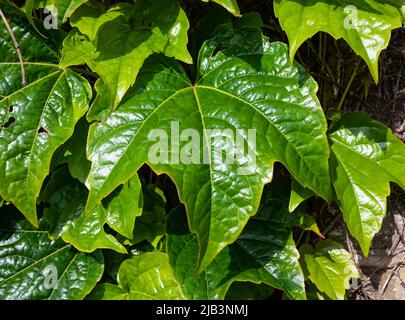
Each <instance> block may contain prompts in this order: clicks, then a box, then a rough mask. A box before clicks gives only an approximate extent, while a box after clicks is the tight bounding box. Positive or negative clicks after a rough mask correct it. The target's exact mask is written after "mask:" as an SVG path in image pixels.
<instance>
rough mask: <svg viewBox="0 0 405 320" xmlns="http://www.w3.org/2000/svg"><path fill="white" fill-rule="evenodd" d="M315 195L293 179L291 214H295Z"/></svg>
mask: <svg viewBox="0 0 405 320" xmlns="http://www.w3.org/2000/svg"><path fill="white" fill-rule="evenodd" d="M313 195H314V193H313V192H312V191H311V190H310V189H308V188H304V187H303V186H302V185H301V184H299V183H298V182H297V180H295V179H294V178H293V179H292V180H291V195H290V204H289V206H288V207H289V210H290V212H293V211H294V210H295V209H296V208H297V207H298V206H299V205H300V204H301V203H302V202H304V201H305V200H307V199H308V198H310V197H312V196H313Z"/></svg>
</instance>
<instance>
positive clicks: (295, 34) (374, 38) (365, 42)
mask: <svg viewBox="0 0 405 320" xmlns="http://www.w3.org/2000/svg"><path fill="white" fill-rule="evenodd" d="M402 4H403V3H402V1H401V0H400V1H398V0H394V1H387V0H385V1H384V0H382V1H380V0H322V1H317V0H274V10H275V14H276V16H277V17H278V18H279V20H280V24H281V26H282V28H283V30H284V31H285V32H286V33H287V36H288V40H289V42H290V56H291V59H293V57H294V55H295V53H296V51H297V50H298V48H299V47H300V46H301V44H302V43H303V42H304V41H305V40H307V39H309V38H311V37H312V36H313V35H315V34H316V33H317V32H319V31H324V32H327V33H329V34H330V35H332V36H333V37H334V38H336V39H339V38H343V39H345V40H346V41H347V42H348V44H349V45H350V46H351V48H352V49H353V50H354V52H356V54H358V55H360V56H361V57H362V58H363V59H364V61H365V62H366V63H367V65H368V67H369V69H370V72H371V74H372V75H373V77H374V80H375V81H376V82H378V57H379V55H380V52H381V51H382V50H383V49H385V48H386V47H387V46H388V43H389V39H390V36H391V30H392V29H395V28H398V27H400V26H401V14H400V11H399V8H400V7H401V5H402Z"/></svg>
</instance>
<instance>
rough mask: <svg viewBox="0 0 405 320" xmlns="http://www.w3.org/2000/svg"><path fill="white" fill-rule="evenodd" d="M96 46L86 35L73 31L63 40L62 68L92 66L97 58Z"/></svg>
mask: <svg viewBox="0 0 405 320" xmlns="http://www.w3.org/2000/svg"><path fill="white" fill-rule="evenodd" d="M97 55H98V54H97V52H96V48H95V47H94V44H93V43H92V42H91V41H89V40H88V39H87V38H86V36H85V35H83V34H81V33H80V32H78V31H77V29H73V30H72V31H70V32H69V34H68V36H67V37H66V38H65V40H63V48H62V58H61V60H60V62H59V64H60V65H61V67H67V66H76V65H82V64H86V63H87V64H90V63H91V61H92V59H94V58H96V57H97Z"/></svg>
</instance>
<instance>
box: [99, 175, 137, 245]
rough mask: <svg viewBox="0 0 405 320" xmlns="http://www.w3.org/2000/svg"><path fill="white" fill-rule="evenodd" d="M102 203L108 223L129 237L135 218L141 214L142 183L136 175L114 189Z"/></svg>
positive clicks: (130, 236)
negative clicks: (105, 209)
mask: <svg viewBox="0 0 405 320" xmlns="http://www.w3.org/2000/svg"><path fill="white" fill-rule="evenodd" d="M104 203H105V206H106V208H107V223H108V225H109V226H110V227H111V228H112V229H114V230H115V231H117V232H118V233H120V234H122V235H123V236H124V237H127V238H128V239H131V238H132V231H133V230H134V224H135V218H136V217H139V216H140V215H141V214H142V185H141V182H140V181H139V179H138V177H135V178H131V179H130V180H129V181H128V182H127V183H125V184H124V185H122V186H121V187H119V188H118V189H116V190H115V191H114V192H113V193H112V194H111V196H110V198H107V199H106V200H105V201H104Z"/></svg>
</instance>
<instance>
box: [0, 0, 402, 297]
mask: <svg viewBox="0 0 405 320" xmlns="http://www.w3.org/2000/svg"><path fill="white" fill-rule="evenodd" d="M204 2H208V1H204ZM212 2H215V3H217V4H214V3H202V2H201V1H196V0H194V1H178V0H136V1H125V2H117V1H98V2H96V1H92V0H89V1H87V0H71V1H70V0H59V1H55V0H27V1H26V2H25V3H24V2H21V1H15V3H11V2H10V1H6V0H0V8H1V10H2V12H4V15H5V17H6V18H7V20H8V24H9V25H10V26H11V29H12V34H13V35H14V36H15V38H16V40H17V41H18V44H19V48H20V50H21V53H22V58H23V71H22V69H21V64H20V62H19V56H18V52H17V50H16V47H15V44H14V42H13V40H12V34H10V32H9V31H8V30H7V28H6V25H5V24H3V25H2V27H1V28H0V124H1V126H0V199H1V203H0V206H1V208H0V211H1V212H0V229H1V230H0V298H2V299H83V298H87V299H225V298H229V299H235V298H236V299H237V298H243V299H245V298H250V299H262V298H269V297H270V296H272V295H274V294H275V290H274V288H276V289H277V290H282V291H283V292H284V297H285V298H289V299H306V298H307V297H308V298H312V299H314V298H317V299H325V298H329V299H344V298H345V291H346V289H348V288H349V285H350V284H349V280H350V279H351V278H356V277H358V271H357V270H356V266H355V264H354V262H353V261H352V258H351V255H350V254H349V253H348V252H347V251H346V250H345V249H344V248H343V246H342V245H340V244H338V243H336V242H334V241H332V240H328V239H324V236H323V234H322V233H321V231H320V230H319V228H318V226H317V223H316V219H315V217H316V212H315V214H314V212H313V211H311V210H312V209H310V206H309V205H308V202H309V201H311V200H312V199H317V200H316V201H319V202H321V203H324V204H325V205H332V204H336V205H337V206H338V207H339V208H340V210H341V212H342V214H343V217H344V221H345V222H346V224H347V227H348V229H349V231H350V233H351V235H352V236H353V237H354V238H355V239H356V240H357V241H358V243H359V245H360V247H361V249H362V251H363V253H364V254H365V255H368V252H369V248H370V244H371V241H372V239H373V237H374V235H375V234H376V233H377V232H378V231H379V230H380V228H381V225H382V221H383V218H384V216H385V214H386V211H387V197H388V196H389V194H390V182H393V183H395V184H397V185H398V186H400V187H401V188H403V189H405V148H404V144H403V143H402V141H401V140H399V139H398V138H397V137H396V136H395V135H394V134H393V133H392V132H391V131H390V129H389V128H387V127H386V126H385V125H383V124H382V123H379V122H377V121H375V120H373V119H372V118H371V117H370V116H369V115H368V114H366V113H362V112H347V113H341V112H340V111H341V110H338V111H339V112H337V113H336V114H334V116H333V117H328V118H327V117H326V116H325V111H324V110H325V106H321V104H320V102H319V100H318V97H317V90H318V85H317V83H316V81H315V80H314V79H313V78H312V77H311V75H310V74H309V73H308V72H307V71H306V70H305V68H304V67H303V66H301V65H300V64H299V63H298V62H296V61H294V57H295V54H296V52H297V50H298V48H299V47H300V46H301V45H302V44H303V43H304V42H305V41H306V40H307V39H308V38H310V37H312V36H314V35H315V34H316V33H318V32H319V31H323V32H327V33H329V34H330V35H331V36H332V37H334V38H336V39H340V38H342V39H343V40H344V41H346V42H347V43H348V44H349V45H350V47H351V48H352V50H353V51H354V53H353V54H357V55H359V56H360V57H361V58H362V59H363V60H364V62H365V63H366V64H367V66H368V68H369V70H370V75H371V77H372V78H373V79H374V81H375V82H378V80H379V69H378V68H379V64H378V61H379V55H380V53H381V51H382V50H383V49H385V48H386V47H387V45H388V42H389V39H390V34H391V30H393V29H395V28H398V27H400V26H401V25H402V23H403V22H404V14H405V7H404V6H402V4H403V1H401V0H362V1H350V0H341V1H336V0H322V1H316V0H311V1H304V0H274V3H273V1H271V0H268V2H269V3H270V4H272V5H273V8H274V14H275V17H277V18H278V20H275V19H273V18H272V21H271V23H273V24H277V21H279V24H280V26H281V27H282V29H283V30H284V31H285V32H286V34H287V36H288V40H289V46H288V45H287V44H286V43H282V42H277V41H273V40H272V39H271V38H270V39H269V37H268V36H267V35H265V34H263V28H264V27H265V26H267V27H268V24H269V23H270V21H263V17H262V16H260V14H259V13H257V12H252V10H240V9H239V7H238V4H237V1H236V0H214V1H212ZM240 2H241V3H243V2H244V1H243V0H241V1H240ZM245 2H248V1H245ZM219 5H220V6H222V7H223V8H225V9H226V10H225V9H223V8H222V7H220V6H219ZM246 6H247V7H248V5H246V4H244V8H245V7H246ZM195 8H198V10H200V11H201V13H199V14H198V15H195V14H194V13H193V12H194V11H193V10H194V9H195ZM47 12H48V13H49V15H47V14H46V13H47ZM196 17H197V18H198V19H196ZM49 18H51V19H49ZM269 19H270V18H269ZM6 23H7V22H6ZM49 24H51V26H52V28H49ZM23 73H24V75H23ZM23 78H25V82H26V83H22V79H23ZM338 109H340V108H338ZM207 132H208V133H209V134H207ZM250 132H254V137H253V136H251V135H250ZM235 137H236V139H238V137H240V138H241V140H242V141H243V142H244V143H242V144H238V143H236V144H235V143H234V142H233V140H234V138H235ZM191 138H192V139H194V142H195V141H196V140H197V141H198V142H199V143H198V144H197V146H196V145H195V144H192V142H193V141H191V140H192V139H191ZM190 139H191V140H190ZM159 142H161V143H163V144H159ZM165 145H166V146H168V148H167V149H164V146H165ZM151 153H153V154H154V155H155V157H154V158H153V157H152V158H151ZM229 154H231V156H230V157H228V158H230V159H231V160H230V161H227V162H226V163H224V162H223V161H221V160H222V158H223V156H224V155H229ZM156 158H157V159H156ZM228 158H227V159H228ZM156 160H157V161H156ZM276 163H277V164H276ZM303 235H306V236H305V237H303Z"/></svg>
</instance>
